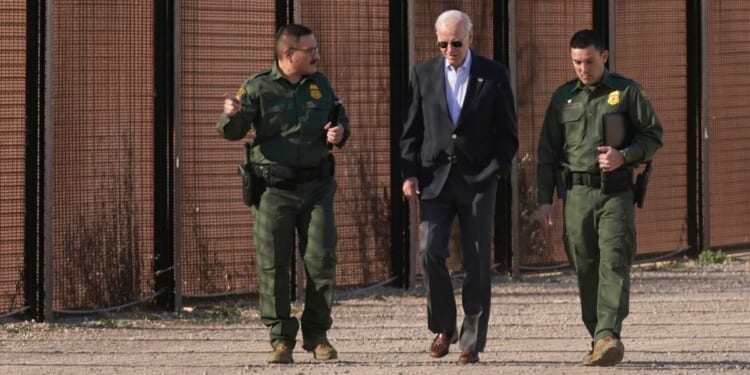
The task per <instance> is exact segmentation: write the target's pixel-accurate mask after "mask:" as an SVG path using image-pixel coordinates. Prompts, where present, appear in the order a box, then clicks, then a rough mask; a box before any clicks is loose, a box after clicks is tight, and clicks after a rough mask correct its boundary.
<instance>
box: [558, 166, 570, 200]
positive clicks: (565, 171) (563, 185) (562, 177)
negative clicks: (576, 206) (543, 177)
mask: <svg viewBox="0 0 750 375" xmlns="http://www.w3.org/2000/svg"><path fill="white" fill-rule="evenodd" d="M570 177H571V176H570V169H569V168H568V167H566V166H561V167H559V168H557V173H556V174H555V185H556V186H557V197H558V198H560V199H565V197H566V196H567V193H568V189H570V188H571V186H572V181H571V178H570Z"/></svg>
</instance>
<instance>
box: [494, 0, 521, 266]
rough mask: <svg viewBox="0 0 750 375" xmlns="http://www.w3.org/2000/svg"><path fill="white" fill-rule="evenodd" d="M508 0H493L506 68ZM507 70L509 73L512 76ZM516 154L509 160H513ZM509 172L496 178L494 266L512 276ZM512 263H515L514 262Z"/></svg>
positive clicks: (497, 55)
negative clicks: (498, 179)
mask: <svg viewBox="0 0 750 375" xmlns="http://www.w3.org/2000/svg"><path fill="white" fill-rule="evenodd" d="M509 10H510V6H509V0H495V1H494V3H493V7H492V11H493V19H494V23H493V28H494V30H493V38H492V43H493V51H494V52H493V54H494V56H493V57H494V59H495V60H496V61H500V62H502V63H503V64H505V66H507V67H508V69H510V31H511V28H510V16H509V13H508V12H509ZM512 74H513V73H512V71H511V76H512ZM515 162H516V158H514V160H513V163H514V164H515ZM510 173H511V175H508V176H507V177H503V178H501V179H500V181H498V185H497V196H496V201H495V236H494V246H495V263H496V264H498V265H499V266H498V270H501V271H506V272H507V271H510V272H511V273H512V274H513V275H514V276H518V275H519V274H520V272H519V270H518V268H519V267H518V261H519V259H518V258H519V254H514V252H513V236H512V233H513V226H514V218H517V217H518V216H517V215H515V211H514V205H513V202H514V199H513V195H514V194H513V190H514V186H513V177H512V174H513V173H516V170H515V168H511V172H510ZM514 265H515V266H514Z"/></svg>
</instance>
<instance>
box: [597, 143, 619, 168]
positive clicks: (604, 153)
mask: <svg viewBox="0 0 750 375" xmlns="http://www.w3.org/2000/svg"><path fill="white" fill-rule="evenodd" d="M596 150H597V151H599V169H601V170H602V172H612V171H614V170H615V169H617V168H620V167H622V166H623V164H625V158H624V157H623V156H622V153H620V151H619V150H617V149H616V148H614V147H610V146H599V147H597V148H596Z"/></svg>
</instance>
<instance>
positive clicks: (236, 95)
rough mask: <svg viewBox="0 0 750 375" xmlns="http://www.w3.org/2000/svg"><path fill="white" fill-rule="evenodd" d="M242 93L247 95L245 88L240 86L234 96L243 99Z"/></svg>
mask: <svg viewBox="0 0 750 375" xmlns="http://www.w3.org/2000/svg"><path fill="white" fill-rule="evenodd" d="M242 95H245V88H244V87H240V89H239V90H237V93H236V94H234V96H235V97H236V98H237V100H242Z"/></svg>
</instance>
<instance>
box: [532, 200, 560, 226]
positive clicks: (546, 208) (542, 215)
mask: <svg viewBox="0 0 750 375" xmlns="http://www.w3.org/2000/svg"><path fill="white" fill-rule="evenodd" d="M554 215H555V209H554V208H553V207H552V205H551V204H541V205H539V208H537V210H536V220H537V221H538V222H539V224H541V226H542V228H550V227H552V226H553V225H555V221H554V220H553V219H552V218H553V216H554Z"/></svg>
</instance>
